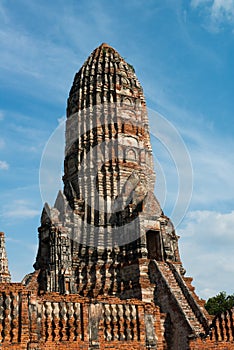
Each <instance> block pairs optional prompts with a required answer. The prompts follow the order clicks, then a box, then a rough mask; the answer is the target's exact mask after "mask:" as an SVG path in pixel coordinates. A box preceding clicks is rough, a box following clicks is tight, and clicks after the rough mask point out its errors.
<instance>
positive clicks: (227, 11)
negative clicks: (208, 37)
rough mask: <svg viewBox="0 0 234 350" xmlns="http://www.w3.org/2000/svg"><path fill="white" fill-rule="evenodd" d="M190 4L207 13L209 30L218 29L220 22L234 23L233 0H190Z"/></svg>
mask: <svg viewBox="0 0 234 350" xmlns="http://www.w3.org/2000/svg"><path fill="white" fill-rule="evenodd" d="M191 6H192V7H193V8H198V7H199V8H202V10H203V11H204V13H206V14H208V17H209V18H210V23H209V25H208V29H210V30H211V31H219V29H220V26H221V25H222V24H225V23H229V24H233V23H234V0H192V1H191Z"/></svg>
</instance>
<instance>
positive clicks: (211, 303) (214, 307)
mask: <svg viewBox="0 0 234 350" xmlns="http://www.w3.org/2000/svg"><path fill="white" fill-rule="evenodd" d="M233 306H234V294H232V295H227V294H226V292H220V293H219V294H217V295H216V296H215V297H212V298H209V299H208V300H207V302H206V304H205V308H206V310H207V311H208V313H209V314H210V315H217V314H218V313H220V312H223V311H226V310H228V309H231V308H232V307H233Z"/></svg>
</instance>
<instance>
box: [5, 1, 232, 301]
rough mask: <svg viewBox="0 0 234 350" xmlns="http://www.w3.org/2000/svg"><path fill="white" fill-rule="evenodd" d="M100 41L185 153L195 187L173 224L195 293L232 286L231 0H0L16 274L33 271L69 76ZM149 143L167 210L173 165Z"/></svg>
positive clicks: (9, 220) (174, 180) (173, 191)
mask: <svg viewBox="0 0 234 350" xmlns="http://www.w3.org/2000/svg"><path fill="white" fill-rule="evenodd" d="M102 42H107V43H108V44H110V45H111V46H113V47H114V48H115V49H116V50H117V51H118V52H119V53H120V54H121V55H122V57H124V58H125V59H126V60H127V61H128V62H129V63H131V64H132V65H133V66H134V67H135V70H136V74H137V76H138V78H139V80H140V82H141V84H142V86H143V89H144V93H145V96H146V100H147V105H148V107H150V109H152V110H154V111H156V112H159V113H160V114H161V115H163V116H164V117H165V118H166V119H167V120H168V121H170V122H171V123H172V124H173V125H174V126H175V127H176V129H177V130H178V131H179V133H180V134H181V136H182V138H183V140H184V142H185V144H186V147H187V149H188V152H189V154H190V157H191V162H192V167H193V194H192V199H191V202H190V206H189V208H188V210H187V212H186V215H185V217H184V219H183V221H182V222H181V224H180V225H179V226H178V227H177V233H178V234H179V235H180V236H181V238H180V251H181V256H182V260H183V263H184V266H185V268H186V269H187V275H191V276H193V277H194V282H193V284H194V286H195V287H196V291H197V293H198V294H199V296H201V297H204V298H207V297H209V296H212V295H214V294H216V293H218V292H219V291H221V290H225V291H227V292H228V293H234V282H233V278H232V276H233V273H234V254H233V247H234V181H233V173H234V162H233V158H234V156H233V150H234V138H233V132H234V124H233V113H234V99H233V91H234V67H233V66H234V0H186V1H185V0H184V1H181V0H177V1H172V0H171V1H170V0H157V1H155V0H148V1H147V2H146V1H143V0H128V1H122V2H120V1H116V0H113V1H111V2H110V1H108V0H100V1H94V0H91V1H83V0H81V1H74V0H69V1H65V0H56V1H54V0H51V1H49V2H48V1H45V0H41V1H35V0H18V1H14V0H0V50H1V51H0V52H1V55H0V80H1V84H0V98H1V100H0V101H1V103H0V128H1V129H0V130H1V133H0V196H1V197H0V198H1V201H0V230H1V231H4V232H5V234H6V237H7V242H6V244H7V252H8V258H9V266H10V270H11V273H12V276H13V279H14V280H15V281H19V280H21V279H22V278H23V276H24V275H25V274H26V273H28V272H31V271H33V268H32V264H33V262H34V260H35V254H36V249H37V243H38V242H37V227H38V226H39V220H40V213H41V210H42V206H43V203H42V199H41V195H40V186H39V169H40V162H41V157H42V154H43V149H44V147H45V145H46V143H47V141H48V139H49V137H50V135H51V134H52V133H53V132H54V130H55V129H56V128H57V127H58V125H59V122H60V121H61V118H63V117H64V115H65V111H66V99H67V96H68V93H69V89H70V87H71V84H72V81H73V77H74V74H75V72H76V71H78V70H79V68H80V67H81V65H82V64H83V62H84V61H85V59H86V58H87V57H88V56H89V54H90V53H91V52H92V51H93V50H94V49H95V48H96V47H97V46H99V45H100V44H101V43H102ZM156 122H157V119H154V117H152V118H150V123H151V127H152V130H153V129H154V128H156V129H157V124H156ZM159 132H160V131H159ZM62 139H63V137H62V136H61V143H62V142H63V140H62ZM152 144H153V151H154V155H155V158H156V161H157V162H158V164H159V166H158V169H161V170H162V173H163V176H164V179H165V183H166V189H167V194H166V195H167V199H166V201H165V206H164V211H165V213H166V214H168V215H170V213H171V208H172V207H173V202H174V201H176V195H177V193H178V173H177V172H176V171H177V169H176V168H175V166H173V164H172V163H173V162H172V160H171V159H170V154H169V153H168V152H167V151H166V150H165V149H163V147H162V145H161V144H160V143H159V142H158V141H157V140H156V139H155V138H154V135H152ZM61 149H62V148H61ZM156 169H157V164H156ZM61 173H62V170H61ZM60 175H61V174H58V176H60ZM160 178H161V179H162V177H161V175H159V179H158V185H157V186H156V194H157V193H159V197H160V184H161V183H162V181H160ZM58 186H59V181H58ZM182 186H183V184H182ZM58 189H59V188H58ZM55 195H56V194H54V196H55ZM51 204H52V203H51Z"/></svg>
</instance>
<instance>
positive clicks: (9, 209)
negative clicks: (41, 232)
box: [0, 199, 40, 219]
mask: <svg viewBox="0 0 234 350" xmlns="http://www.w3.org/2000/svg"><path fill="white" fill-rule="evenodd" d="M39 214H40V211H39V210H36V209H34V208H33V204H31V203H30V202H29V201H27V200H24V199H17V200H14V201H12V203H11V204H6V205H5V206H3V209H2V213H1V215H0V216H2V217H3V218H5V219H20V218H21V219H28V218H33V217H35V216H38V215H39Z"/></svg>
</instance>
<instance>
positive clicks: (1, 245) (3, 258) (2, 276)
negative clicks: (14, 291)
mask: <svg viewBox="0 0 234 350" xmlns="http://www.w3.org/2000/svg"><path fill="white" fill-rule="evenodd" d="M10 282H11V275H10V272H9V269H8V259H7V254H6V248H5V236H4V232H0V283H10Z"/></svg>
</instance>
